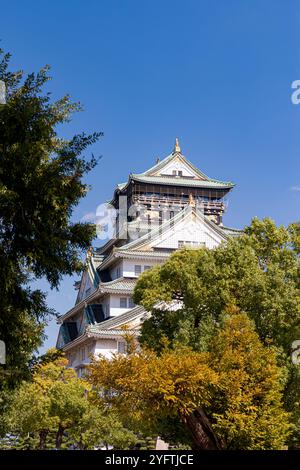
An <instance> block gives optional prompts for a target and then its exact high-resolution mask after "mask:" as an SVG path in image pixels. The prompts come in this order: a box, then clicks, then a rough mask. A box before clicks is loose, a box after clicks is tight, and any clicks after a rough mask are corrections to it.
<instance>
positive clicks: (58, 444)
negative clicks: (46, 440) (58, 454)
mask: <svg viewBox="0 0 300 470" xmlns="http://www.w3.org/2000/svg"><path fill="white" fill-rule="evenodd" d="M63 434H64V428H63V427H62V425H61V424H59V426H58V430H57V433H56V439H55V447H56V449H58V450H59V449H60V448H61V444H62V440H63Z"/></svg>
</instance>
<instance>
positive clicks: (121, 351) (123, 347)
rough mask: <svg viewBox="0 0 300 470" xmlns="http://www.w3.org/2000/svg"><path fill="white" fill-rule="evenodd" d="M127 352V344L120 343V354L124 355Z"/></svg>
mask: <svg viewBox="0 0 300 470" xmlns="http://www.w3.org/2000/svg"><path fill="white" fill-rule="evenodd" d="M125 351H126V343H125V341H118V353H120V354H124V353H125Z"/></svg>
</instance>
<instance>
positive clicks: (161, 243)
mask: <svg viewBox="0 0 300 470" xmlns="http://www.w3.org/2000/svg"><path fill="white" fill-rule="evenodd" d="M180 240H182V241H193V242H198V243H200V244H203V243H205V246H206V247H207V248H210V249H211V248H215V247H216V246H218V245H219V244H220V243H221V241H222V239H221V237H220V236H218V234H216V233H214V232H213V231H210V230H209V228H208V227H206V226H205V225H204V224H203V223H202V222H201V221H199V220H197V221H192V220H183V221H182V222H181V223H180V224H178V225H177V226H176V228H175V230H172V229H170V230H168V232H167V233H165V234H163V235H162V236H161V238H160V239H156V240H153V242H152V243H150V245H151V246H155V247H156V248H172V249H177V248H178V242H179V241H180Z"/></svg>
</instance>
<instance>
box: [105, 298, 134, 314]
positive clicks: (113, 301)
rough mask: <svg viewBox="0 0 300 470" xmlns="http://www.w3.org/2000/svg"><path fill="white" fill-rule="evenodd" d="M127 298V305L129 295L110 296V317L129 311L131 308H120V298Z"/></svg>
mask: <svg viewBox="0 0 300 470" xmlns="http://www.w3.org/2000/svg"><path fill="white" fill-rule="evenodd" d="M124 297H126V298H127V305H128V302H129V298H130V297H131V296H130V295H111V296H110V316H111V317H116V316H118V315H121V314H122V313H125V312H128V310H131V309H132V308H133V307H127V308H120V298H124Z"/></svg>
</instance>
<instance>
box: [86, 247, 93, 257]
mask: <svg viewBox="0 0 300 470" xmlns="http://www.w3.org/2000/svg"><path fill="white" fill-rule="evenodd" d="M93 253H94V250H93V247H92V246H90V247H89V249H88V251H87V257H88V258H92V256H93Z"/></svg>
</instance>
